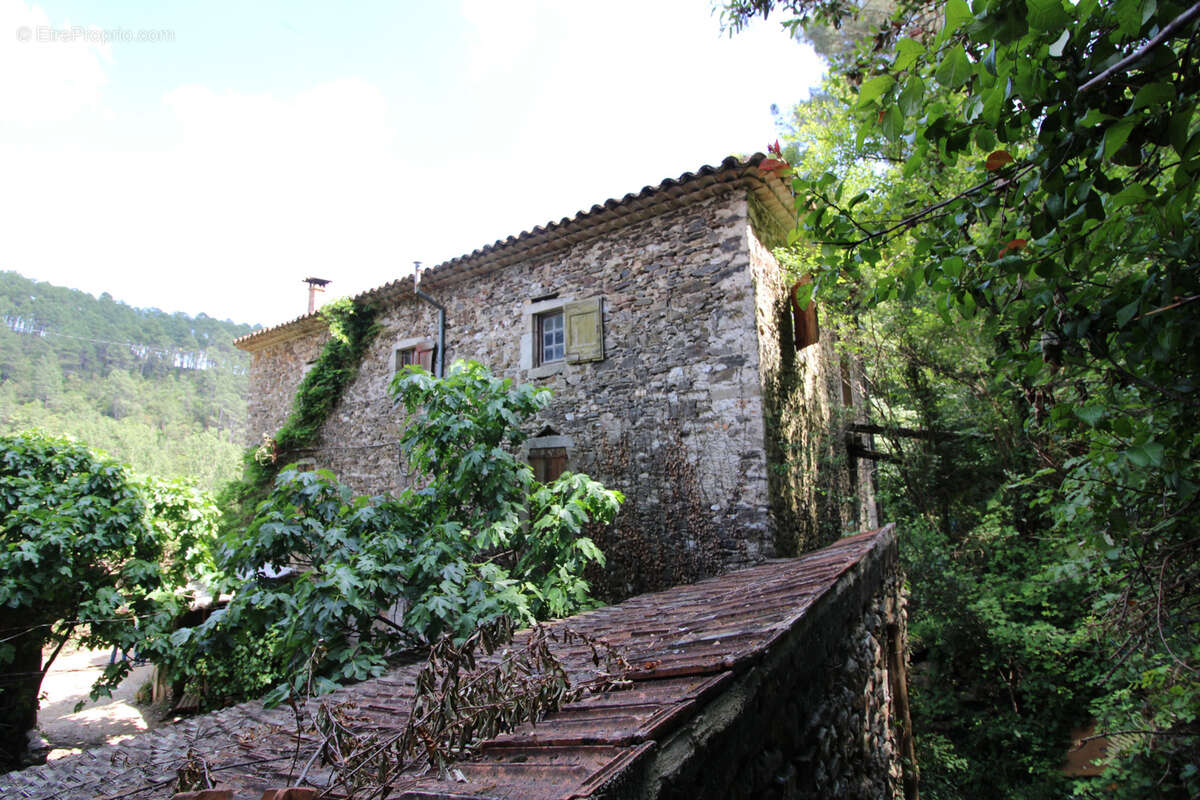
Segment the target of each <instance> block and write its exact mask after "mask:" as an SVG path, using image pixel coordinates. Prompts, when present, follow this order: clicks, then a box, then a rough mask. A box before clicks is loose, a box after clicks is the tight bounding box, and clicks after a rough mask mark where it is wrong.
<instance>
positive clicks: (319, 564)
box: [172, 363, 621, 700]
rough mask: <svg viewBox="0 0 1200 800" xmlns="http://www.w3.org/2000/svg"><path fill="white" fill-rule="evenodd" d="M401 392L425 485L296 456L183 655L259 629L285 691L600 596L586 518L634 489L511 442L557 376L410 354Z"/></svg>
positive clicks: (189, 633) (187, 657)
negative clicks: (534, 383) (544, 383)
mask: <svg viewBox="0 0 1200 800" xmlns="http://www.w3.org/2000/svg"><path fill="white" fill-rule="evenodd" d="M393 391H394V392H395V393H396V394H397V396H398V398H399V400H400V402H401V403H402V404H403V405H404V407H405V408H406V409H407V410H408V411H409V413H410V414H411V416H410V419H409V421H408V427H407V430H406V432H405V434H404V436H403V440H402V441H403V449H404V452H405V454H406V456H407V458H408V461H409V464H410V465H411V466H413V467H414V468H415V469H418V470H420V471H422V472H423V473H424V474H425V478H426V480H427V483H426V485H425V486H424V487H423V488H420V489H408V490H405V491H404V492H402V493H401V494H400V495H399V496H398V497H388V496H381V497H374V498H366V497H355V496H353V494H352V493H351V492H350V490H349V489H348V488H347V487H345V486H343V485H341V484H339V483H338V482H337V481H336V479H335V478H334V476H333V475H332V474H331V473H329V472H328V471H325V470H317V471H311V472H300V471H297V470H296V469H294V468H287V469H284V470H283V471H282V472H281V473H280V475H279V477H278V478H277V480H276V484H275V488H274V490H273V491H272V492H271V494H270V495H269V496H268V498H267V499H266V500H265V501H264V502H263V503H262V504H261V505H260V506H259V507H258V510H257V516H256V517H255V519H254V522H253V524H252V525H251V526H250V527H249V529H247V530H246V531H244V532H237V531H234V532H233V533H231V534H230V535H229V536H228V539H227V543H226V548H225V550H224V553H223V555H222V562H223V565H224V568H225V570H226V572H227V574H229V575H237V576H239V578H238V579H237V580H236V581H233V582H231V584H230V586H229V588H235V589H236V592H235V594H234V598H233V600H232V602H231V603H230V604H229V606H228V607H227V608H225V609H223V610H221V611H218V612H217V613H215V614H214V615H213V616H212V617H211V618H210V619H209V620H208V621H206V622H205V623H204V624H203V625H202V626H200V627H198V628H194V629H183V630H180V631H178V632H177V633H176V634H174V635H173V637H172V643H173V644H174V645H176V646H177V647H180V648H181V649H180V650H179V654H178V655H177V656H176V658H175V659H173V662H172V663H173V664H174V665H175V669H177V670H179V671H182V672H185V673H186V670H187V669H188V667H187V665H188V664H189V663H191V659H192V657H193V654H201V653H206V652H207V653H209V654H210V655H211V654H212V653H214V652H232V650H233V648H234V647H235V646H236V643H237V641H238V639H237V637H238V636H239V635H244V634H245V632H247V631H251V632H254V633H253V634H252V636H254V637H261V638H265V637H268V636H271V637H274V638H275V641H276V642H277V645H276V654H275V657H274V659H273V663H275V664H277V665H278V666H279V668H280V674H279V675H277V676H276V677H277V679H282V678H287V679H288V682H287V683H285V684H282V685H281V686H280V687H279V688H278V690H277V691H276V692H275V693H274V694H273V695H272V699H274V700H280V699H282V698H283V697H285V696H287V694H288V693H289V692H291V691H298V690H300V691H304V692H308V691H315V692H316V693H320V692H322V691H325V690H327V689H329V688H332V687H333V686H334V685H336V683H337V682H339V681H344V680H361V679H363V678H366V677H369V676H372V675H378V674H380V673H381V672H382V671H383V670H384V669H385V667H386V665H387V661H388V659H389V657H391V656H393V655H395V654H396V653H397V652H398V651H399V650H402V649H403V648H404V647H406V646H411V645H412V644H413V643H415V642H425V641H432V640H435V639H436V638H437V637H439V636H440V635H442V634H444V633H446V634H450V635H451V636H453V637H456V638H459V639H461V638H463V637H466V636H469V635H470V634H471V632H472V631H474V630H475V629H476V627H477V626H478V625H481V624H486V623H490V622H492V621H495V620H497V619H499V618H501V617H510V618H512V619H515V620H517V621H520V622H531V621H533V620H534V619H535V618H539V617H546V616H550V615H556V616H557V615H564V614H568V613H571V612H572V611H574V610H576V609H578V608H581V607H584V606H586V605H587V604H588V602H589V599H588V585H587V582H586V581H585V580H584V579H583V577H582V573H583V571H584V569H585V568H586V567H587V566H588V564H590V563H592V562H595V561H601V560H602V558H603V556H602V555H601V553H600V552H599V550H597V549H596V547H595V545H594V544H593V543H592V542H591V540H590V539H588V538H587V537H585V536H581V535H580V532H581V529H582V527H583V525H584V524H586V523H588V522H607V521H609V520H611V519H612V517H613V515H614V514H615V513H616V511H617V508H618V505H619V503H620V501H621V496H620V494H619V493H617V492H612V491H608V490H605V489H604V488H603V487H602V486H600V485H599V484H598V483H596V482H595V481H592V480H591V479H590V478H588V477H587V476H584V475H573V474H569V473H567V474H564V475H563V476H561V477H560V478H559V479H558V480H556V481H554V482H553V483H550V484H540V483H538V482H537V481H535V480H534V477H533V472H532V469H531V468H530V467H529V465H527V464H524V463H522V462H521V461H520V460H518V459H517V457H516V456H515V455H514V454H513V452H512V451H513V449H515V448H516V447H518V446H519V445H520V443H521V441H522V440H523V438H524V434H523V433H522V432H521V430H520V427H519V426H520V425H521V423H523V422H525V421H527V420H528V418H529V417H530V416H532V415H533V414H534V413H535V412H536V411H537V410H538V409H539V408H541V407H543V406H544V405H545V402H546V400H547V393H546V392H545V390H539V389H534V388H533V387H530V386H520V387H515V388H514V387H513V386H512V384H511V382H510V381H508V380H501V379H498V378H494V377H492V376H491V375H490V374H488V373H487V371H486V370H485V369H484V368H483V367H481V366H480V365H478V364H474V363H471V364H462V363H459V364H455V365H454V367H453V368H452V369H451V370H450V371H449V373H448V374H447V376H446V377H445V378H444V379H437V378H434V377H433V376H431V375H429V374H428V373H427V372H424V371H422V370H420V369H419V368H412V369H411V370H409V371H408V372H406V373H405V374H402V375H400V376H398V377H397V380H396V382H395V383H394V385H393ZM285 566H286V567H287V573H288V574H285V575H280V572H281V570H282V569H283V568H284V567H285ZM199 688H202V687H199Z"/></svg>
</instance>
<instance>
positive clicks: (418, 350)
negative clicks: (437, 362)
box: [413, 344, 437, 372]
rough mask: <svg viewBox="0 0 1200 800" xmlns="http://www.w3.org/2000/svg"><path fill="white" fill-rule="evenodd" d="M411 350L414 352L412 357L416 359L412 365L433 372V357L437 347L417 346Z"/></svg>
mask: <svg viewBox="0 0 1200 800" xmlns="http://www.w3.org/2000/svg"><path fill="white" fill-rule="evenodd" d="M413 350H414V351H415V352H414V354H413V355H414V357H415V359H416V360H415V361H414V362H413V363H414V364H417V365H418V366H421V367H424V368H425V369H427V370H429V371H430V372H433V356H434V354H435V353H436V352H437V345H436V344H426V345H417V346H416V347H415V348H413Z"/></svg>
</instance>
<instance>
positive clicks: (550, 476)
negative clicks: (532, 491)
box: [529, 447, 567, 483]
mask: <svg viewBox="0 0 1200 800" xmlns="http://www.w3.org/2000/svg"><path fill="white" fill-rule="evenodd" d="M529 466H531V467H533V477H535V478H537V480H538V482H539V483H551V482H553V481H556V480H558V477H559V476H560V475H562V474H563V473H564V472H566V471H567V448H565V447H531V448H529Z"/></svg>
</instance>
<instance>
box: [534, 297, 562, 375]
mask: <svg viewBox="0 0 1200 800" xmlns="http://www.w3.org/2000/svg"><path fill="white" fill-rule="evenodd" d="M537 327H538V329H537V341H538V347H537V356H538V363H539V364H549V363H551V362H553V361H562V360H563V358H564V357H565V355H566V350H567V333H566V325H565V324H564V322H563V312H562V309H558V310H557V311H550V312H547V313H545V314H539V315H538V318H537Z"/></svg>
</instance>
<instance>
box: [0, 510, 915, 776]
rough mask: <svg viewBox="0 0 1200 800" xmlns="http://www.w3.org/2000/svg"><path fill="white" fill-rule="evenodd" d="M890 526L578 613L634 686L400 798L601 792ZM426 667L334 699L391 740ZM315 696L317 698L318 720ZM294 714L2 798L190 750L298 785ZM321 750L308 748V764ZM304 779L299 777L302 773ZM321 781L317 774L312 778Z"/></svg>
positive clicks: (213, 723) (44, 771)
mask: <svg viewBox="0 0 1200 800" xmlns="http://www.w3.org/2000/svg"><path fill="white" fill-rule="evenodd" d="M894 547H895V534H894V532H893V530H892V528H891V526H889V527H887V528H884V529H881V530H879V531H873V532H871V533H864V534H860V535H858V536H853V537H849V538H845V539H841V540H839V541H838V542H836V543H835V544H833V545H831V546H829V547H826V548H824V549H822V550H819V551H817V552H814V553H811V554H809V555H807V556H804V557H802V558H795V559H786V560H775V561H768V562H765V563H763V564H761V565H759V566H756V567H752V568H750V569H746V570H742V571H740V572H735V573H731V574H729V575H725V576H722V577H718V578H712V579H709V580H705V581H701V582H699V583H696V584H693V585H690V586H679V587H675V588H673V589H669V590H667V591H664V592H657V593H654V594H645V595H640V596H638V597H635V598H633V599H631V600H627V601H626V602H624V603H620V604H618V605H613V606H608V607H605V608H601V609H598V610H596V611H592V612H588V613H585V614H580V615H578V616H576V617H573V618H571V619H570V620H569V621H567V623H561V622H560V623H556V624H557V625H562V624H568V623H569V625H570V626H571V628H572V629H573V630H575V631H579V632H582V633H585V634H587V635H589V636H592V637H598V638H602V639H604V640H606V641H607V642H609V643H610V644H611V645H613V646H615V647H616V648H617V649H618V650H619V651H621V652H622V654H623V656H624V657H625V658H626V659H627V660H628V661H629V662H631V663H632V664H634V665H635V666H639V667H640V668H639V669H638V670H637V671H636V672H635V673H634V675H633V676H631V677H632V678H633V680H632V685H631V686H630V687H629V688H625V689H621V690H615V691H609V692H605V693H601V694H594V695H590V696H587V697H585V698H584V699H583V700H581V701H579V702H576V703H572V704H569V705H567V706H565V707H563V708H562V710H560V711H559V712H557V713H555V714H552V715H550V716H548V717H547V718H546V719H544V720H542V721H541V722H539V723H538V724H537V725H536V726H531V725H526V726H523V727H521V728H519V729H517V730H516V731H514V732H513V733H510V734H506V735H503V736H499V737H497V738H495V739H491V740H489V741H487V742H485V743H484V744H483V745H482V746H481V748H480V753H479V755H478V756H477V757H475V758H473V759H471V760H469V761H463V762H460V763H458V764H457V765H456V768H457V769H459V770H460V771H461V773H462V775H463V776H464V777H465V779H466V780H465V782H451V781H445V782H444V781H440V780H439V779H438V778H437V777H436V776H426V777H424V778H420V779H417V780H416V782H415V784H413V783H409V784H408V785H407V786H406V787H404V788H402V787H397V788H398V791H397V793H395V794H393V795H392V796H393V797H408V798H422V797H423V798H430V797H458V798H506V797H521V798H546V799H547V800H548V799H549V798H577V797H586V796H589V795H592V794H595V793H598V792H601V791H603V789H604V787H606V786H609V785H611V784H612V783H613V782H614V781H616V780H618V779H619V778H620V777H621V776H622V775H623V773H627V770H629V769H630V768H631V767H632V765H634V764H635V763H636V762H638V761H639V759H641V758H642V757H643V756H645V755H647V754H649V753H650V752H651V751H653V749H654V748H655V746H656V743H658V742H662V741H664V740H665V738H666V737H668V736H669V735H671V734H672V733H673V732H675V731H676V730H678V729H679V727H680V726H681V725H684V724H685V723H687V722H689V721H691V720H694V719H695V718H696V717H697V716H698V715H699V714H700V713H701V712H702V711H703V710H704V709H705V707H706V705H707V704H708V703H709V701H710V700H711V699H713V698H715V697H717V696H719V695H720V694H721V692H722V691H723V690H724V688H725V687H727V686H729V685H730V684H731V682H733V681H734V680H735V679H736V678H737V676H738V675H740V674H742V673H744V672H745V671H746V670H748V669H750V668H751V667H752V666H754V665H755V664H757V663H759V662H760V661H762V660H763V659H765V658H767V657H768V655H769V654H771V653H772V652H773V649H774V648H778V647H781V646H782V645H781V644H780V643H781V642H782V641H783V640H784V639H785V638H786V637H788V636H789V635H790V634H794V633H795V632H796V631H797V630H799V629H802V627H803V621H804V620H805V615H806V613H808V611H809V610H810V609H812V608H814V606H816V605H817V604H818V602H819V601H821V600H822V598H825V597H826V596H830V595H836V594H837V593H839V592H841V591H842V590H845V589H847V587H850V586H852V585H854V582H855V581H857V580H859V579H860V578H861V576H862V575H863V574H865V571H866V570H867V566H866V564H867V563H868V562H869V559H868V556H875V557H879V556H880V555H881V554H884V553H891V552H894V551H893V548H894ZM555 653H556V655H558V657H559V658H560V660H562V662H563V663H564V665H565V666H566V667H567V669H568V671H569V673H570V674H571V676H572V680H573V681H577V680H580V679H587V678H590V677H591V676H592V675H593V673H592V661H591V651H590V649H589V648H588V646H587V645H585V644H582V643H581V644H577V645H571V646H558V647H556V648H555ZM417 670H418V666H417V665H411V666H408V667H402V668H400V669H397V670H395V671H393V672H391V673H389V674H387V675H385V676H383V677H380V678H376V679H373V680H369V681H365V682H363V683H360V684H357V685H354V686H350V687H346V688H343V689H341V690H339V691H338V692H335V693H334V694H332V695H330V696H327V699H329V700H330V701H332V702H340V701H352V702H353V703H354V704H355V707H354V713H353V716H354V719H355V720H356V724H357V725H359V726H360V730H362V731H370V732H372V733H375V734H381V735H385V736H386V735H388V734H390V733H394V732H399V731H400V730H401V729H402V728H403V726H404V725H405V723H406V722H407V710H408V708H409V705H410V703H411V701H412V697H413V691H414V685H415V684H414V679H415V675H416V672H417ZM315 703H316V701H310V703H309V705H308V708H307V712H308V713H312V711H313V710H314V709H315V707H316V705H315ZM295 729H296V727H295V723H294V721H293V718H292V711H291V710H290V709H288V708H276V709H273V710H266V709H264V708H263V707H262V706H261V705H260V704H257V703H246V704H243V705H240V706H235V707H233V708H229V709H225V710H223V711H219V712H215V713H213V714H207V715H204V716H201V717H197V718H194V719H190V720H187V721H185V722H182V723H179V724H176V725H173V726H169V727H165V728H159V729H157V730H154V731H150V732H148V733H145V734H142V735H140V736H138V737H135V738H134V739H132V740H130V741H127V742H123V743H121V744H120V745H114V746H109V747H103V748H99V749H97V750H92V751H89V752H86V753H82V754H80V755H76V756H69V757H67V758H64V759H62V760H59V761H55V762H51V763H50V764H48V765H46V766H43V767H36V768H33V769H28V770H25V771H23V772H17V773H9V774H8V775H3V776H0V796H3V797H5V798H22V799H23V800H52V799H53V800H59V798H62V799H63V800H66V799H67V798H80V800H93V799H94V798H103V797H111V796H114V795H120V796H121V797H122V798H127V800H135V799H136V798H160V797H168V796H170V794H169V793H170V790H171V788H172V786H171V781H172V779H173V777H174V775H175V770H176V769H177V768H178V767H179V766H180V765H181V763H182V761H183V759H184V757H185V754H186V752H187V750H188V748H189V747H195V749H196V751H197V752H199V753H200V754H202V755H203V756H204V758H205V759H206V761H207V764H208V768H209V770H210V772H211V774H212V775H213V776H214V777H215V778H216V779H217V782H218V786H219V787H220V788H228V789H233V790H234V797H258V796H259V794H260V793H261V792H262V791H263V790H264V789H267V788H277V787H283V786H288V785H290V780H289V776H290V775H294V774H295V772H293V771H292V770H293V769H294V761H295V760H296V758H297V756H296V752H297V743H296V738H295ZM316 746H317V741H316V739H315V737H313V736H311V735H310V736H307V737H306V738H305V739H304V740H303V741H301V743H300V750H301V752H302V753H303V755H302V756H301V757H300V758H301V760H302V761H303V760H306V759H307V758H308V756H309V754H310V753H311V752H312V751H313V750H314V748H315V747H316ZM296 771H298V769H297V770H296ZM315 774H316V773H310V775H315Z"/></svg>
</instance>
